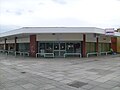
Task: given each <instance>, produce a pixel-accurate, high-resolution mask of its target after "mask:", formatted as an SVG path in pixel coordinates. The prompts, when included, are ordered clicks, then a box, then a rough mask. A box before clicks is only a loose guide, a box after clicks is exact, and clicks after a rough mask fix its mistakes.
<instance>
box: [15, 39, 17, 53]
mask: <svg viewBox="0 0 120 90" xmlns="http://www.w3.org/2000/svg"><path fill="white" fill-rule="evenodd" d="M15 51H17V37H15Z"/></svg>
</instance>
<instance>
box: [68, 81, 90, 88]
mask: <svg viewBox="0 0 120 90" xmlns="http://www.w3.org/2000/svg"><path fill="white" fill-rule="evenodd" d="M87 84H88V83H84V82H79V81H74V82H72V83H68V84H67V85H69V86H72V87H75V88H80V87H82V86H84V85H87Z"/></svg>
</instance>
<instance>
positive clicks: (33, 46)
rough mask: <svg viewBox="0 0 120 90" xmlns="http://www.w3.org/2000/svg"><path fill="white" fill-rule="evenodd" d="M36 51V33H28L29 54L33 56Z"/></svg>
mask: <svg viewBox="0 0 120 90" xmlns="http://www.w3.org/2000/svg"><path fill="white" fill-rule="evenodd" d="M36 53H37V41H36V35H30V56H32V57H35V56H36Z"/></svg>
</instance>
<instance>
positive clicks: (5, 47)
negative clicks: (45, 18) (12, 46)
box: [4, 38, 7, 50]
mask: <svg viewBox="0 0 120 90" xmlns="http://www.w3.org/2000/svg"><path fill="white" fill-rule="evenodd" d="M6 41H7V39H6V38H5V43H4V50H7V44H6Z"/></svg>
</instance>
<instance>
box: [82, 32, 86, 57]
mask: <svg viewBox="0 0 120 90" xmlns="http://www.w3.org/2000/svg"><path fill="white" fill-rule="evenodd" d="M82 56H83V57H86V35H85V34H83V42H82Z"/></svg>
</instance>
